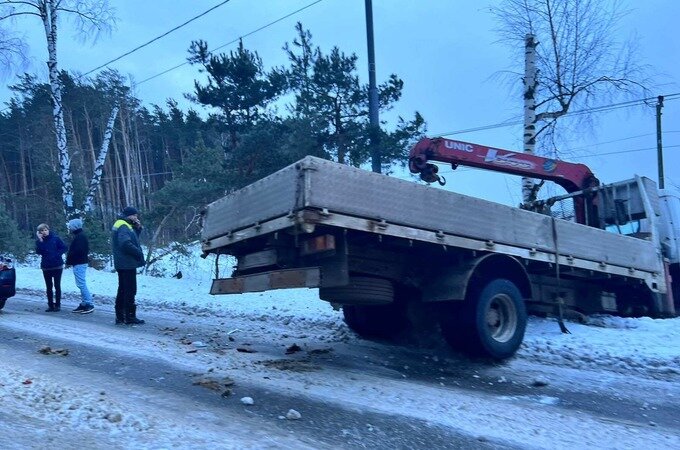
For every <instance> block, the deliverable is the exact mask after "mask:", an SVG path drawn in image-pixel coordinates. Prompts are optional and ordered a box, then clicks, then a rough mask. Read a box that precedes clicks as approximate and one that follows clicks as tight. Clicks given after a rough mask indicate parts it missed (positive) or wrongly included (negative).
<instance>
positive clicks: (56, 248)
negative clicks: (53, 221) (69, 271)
mask: <svg viewBox="0 0 680 450" xmlns="http://www.w3.org/2000/svg"><path fill="white" fill-rule="evenodd" d="M66 250H67V248H66V244H64V241H62V240H61V239H60V238H59V236H57V234H56V233H50V227H49V226H48V225H47V224H46V223H41V224H40V225H38V231H37V232H36V241H35V252H36V253H37V254H38V255H40V256H41V259H40V268H41V269H42V271H43V278H45V289H46V291H47V309H46V310H45V312H57V311H61V274H62V272H63V271H64V259H63V254H64V253H66ZM53 288H54V292H52V289H53Z"/></svg>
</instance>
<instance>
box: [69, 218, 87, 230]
mask: <svg viewBox="0 0 680 450" xmlns="http://www.w3.org/2000/svg"><path fill="white" fill-rule="evenodd" d="M82 228H83V221H82V220H81V219H71V220H69V221H68V231H76V230H80V229H82Z"/></svg>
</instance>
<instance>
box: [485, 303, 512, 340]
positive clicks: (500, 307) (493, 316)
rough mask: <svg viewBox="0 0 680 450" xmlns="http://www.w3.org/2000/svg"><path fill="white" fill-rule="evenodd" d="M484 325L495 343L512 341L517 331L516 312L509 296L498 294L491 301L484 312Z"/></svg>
mask: <svg viewBox="0 0 680 450" xmlns="http://www.w3.org/2000/svg"><path fill="white" fill-rule="evenodd" d="M486 325H487V328H488V330H489V334H490V336H491V337H492V338H493V339H494V340H495V341H498V342H507V341H509V340H510V339H512V337H513V335H514V334H515V330H516V329H517V311H516V309H515V304H514V303H513V301H512V298H511V297H510V296H509V295H507V294H498V295H496V296H494V297H493V298H492V299H491V302H490V303H489V308H488V309H487V311H486Z"/></svg>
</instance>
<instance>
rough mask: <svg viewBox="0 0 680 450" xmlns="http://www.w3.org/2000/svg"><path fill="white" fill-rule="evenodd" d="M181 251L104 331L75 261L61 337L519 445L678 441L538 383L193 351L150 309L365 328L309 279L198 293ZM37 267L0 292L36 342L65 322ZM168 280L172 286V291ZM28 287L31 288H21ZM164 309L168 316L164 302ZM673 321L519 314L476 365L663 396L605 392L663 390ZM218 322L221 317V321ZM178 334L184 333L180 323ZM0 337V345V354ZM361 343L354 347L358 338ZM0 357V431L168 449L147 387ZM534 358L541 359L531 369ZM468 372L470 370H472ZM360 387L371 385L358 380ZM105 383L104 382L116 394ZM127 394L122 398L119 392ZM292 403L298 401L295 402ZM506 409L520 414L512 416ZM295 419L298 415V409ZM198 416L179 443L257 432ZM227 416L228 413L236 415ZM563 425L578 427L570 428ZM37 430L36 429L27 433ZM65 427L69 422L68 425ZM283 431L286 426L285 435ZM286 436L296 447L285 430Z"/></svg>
mask: <svg viewBox="0 0 680 450" xmlns="http://www.w3.org/2000/svg"><path fill="white" fill-rule="evenodd" d="M190 254H191V255H193V257H186V258H185V259H182V260H162V261H161V262H160V263H159V267H157V269H158V271H159V272H164V273H167V274H171V273H175V271H176V270H177V268H178V267H180V268H182V269H183V274H184V276H183V277H182V278H181V279H174V278H158V277H151V276H147V275H139V276H138V295H137V304H138V308H139V310H138V313H139V316H140V317H146V319H147V321H148V323H147V324H146V325H143V326H142V328H141V329H139V330H137V331H138V332H137V333H135V332H134V330H133V332H130V333H125V330H122V331H121V329H119V328H118V327H116V329H115V330H113V331H112V329H110V328H109V327H113V324H112V323H111V324H110V325H102V324H98V323H97V322H98V321H93V320H90V319H95V318H96V316H98V315H104V316H106V317H107V318H110V319H111V321H113V317H114V316H113V304H112V303H113V297H112V296H113V293H115V290H116V285H117V277H116V275H115V273H112V272H111V271H110V270H109V269H106V270H99V271H97V270H94V269H92V268H88V273H87V278H88V285H89V287H90V290H91V291H92V292H93V293H94V295H95V306H96V310H95V312H94V313H93V314H92V315H88V316H87V317H82V319H83V320H81V321H79V326H78V327H72V328H70V329H69V333H68V338H67V339H68V342H71V343H72V344H71V345H73V347H79V346H80V345H81V344H82V345H85V346H92V345H94V346H101V347H103V348H106V349H109V350H110V351H124V352H126V353H127V354H129V355H130V356H131V357H133V358H139V359H143V358H153V359H158V358H160V359H162V360H167V361H168V364H172V366H173V367H174V366H177V367H178V370H179V369H180V368H181V369H184V370H189V371H193V372H195V373H198V374H200V373H204V372H205V370H206V368H207V367H222V366H224V365H225V364H226V366H228V367H229V368H230V369H229V371H228V373H229V374H230V376H231V377H233V378H234V379H236V380H237V386H239V382H240V380H242V379H250V380H255V379H262V377H263V376H264V377H265V378H266V379H267V386H268V388H269V389H274V390H277V389H280V390H282V391H285V392H297V393H298V395H300V396H304V397H311V398H316V399H319V400H321V401H324V402H331V403H332V402H336V401H337V402H342V403H343V404H350V405H352V408H356V409H357V410H365V411H372V410H374V409H376V408H377V409H378V410H379V411H381V412H382V413H387V414H394V415H400V416H405V417H413V418H418V419H420V420H425V421H427V422H428V423H430V424H434V425H440V426H445V427H452V428H454V429H458V430H461V431H462V432H465V433H469V434H470V435H473V436H474V435H480V434H481V435H483V436H487V437H488V438H489V439H501V440H503V441H505V442H509V443H514V445H515V446H517V447H522V448H524V447H527V446H529V445H530V446H531V447H532V448H555V446H557V447H560V448H584V447H588V448H594V447H595V448H619V445H620V443H621V442H625V443H626V445H627V446H629V447H630V448H641V447H646V446H652V447H655V448H677V445H678V436H673V435H671V434H669V433H670V431H669V430H667V429H665V428H663V427H659V428H655V427H653V426H652V427H649V428H645V430H644V432H642V433H641V432H640V429H638V427H637V426H632V427H631V426H628V424H627V423H626V422H625V421H621V422H620V423H617V422H616V421H612V422H611V423H610V422H605V421H604V420H602V419H599V418H598V417H596V416H591V415H589V414H584V413H581V412H579V411H576V412H571V411H569V408H554V409H552V408H550V407H549V406H550V405H557V404H560V403H561V402H562V401H563V400H564V399H560V398H559V397H553V396H546V395H539V394H540V393H538V394H536V395H534V396H530V397H531V398H516V397H513V396H507V395H506V396H502V395H492V396H487V395H484V394H479V395H478V396H474V395H472V397H466V396H461V394H460V392H458V390H457V389H456V388H455V387H454V386H453V385H451V387H448V386H449V385H448V384H447V385H446V386H447V387H445V383H448V382H449V381H448V379H445V378H444V377H442V378H441V379H442V380H445V381H443V382H442V383H440V384H441V386H442V387H441V388H440V387H439V386H434V387H432V386H428V385H427V383H421V382H418V379H417V378H415V379H414V380H412V381H411V382H409V381H408V378H407V374H408V373H409V368H408V367H404V368H403V369H401V370H402V371H403V373H404V380H399V379H396V380H395V379H390V378H389V377H379V378H376V377H375V374H372V373H370V371H366V372H362V371H359V370H349V371H348V370H347V369H346V368H345V367H344V366H340V367H338V368H335V369H334V368H333V367H327V368H325V369H324V372H323V377H322V378H323V381H321V382H316V381H314V380H316V379H315V378H314V374H313V373H312V374H311V375H310V374H305V373H304V372H301V373H297V372H296V371H283V370H282V371H273V372H272V371H265V369H263V366H262V364H258V363H257V361H259V360H260V359H262V358H269V357H270V356H269V355H268V354H267V352H265V354H264V355H263V354H258V353H255V354H253V355H249V354H241V353H239V360H238V362H237V361H236V360H235V359H234V360H233V361H232V358H233V357H231V356H229V355H227V356H224V355H223V354H222V353H219V352H217V353H216V352H214V351H212V350H211V351H204V350H207V349H206V346H207V347H210V346H211V345H213V344H212V343H211V342H209V341H206V342H190V345H189V347H187V346H186V345H179V346H178V345H177V339H178V338H179V336H173V335H172V333H171V332H170V331H168V329H167V328H161V331H162V333H159V332H156V331H155V330H157V329H158V323H156V324H154V320H156V321H158V320H160V319H159V318H160V317H165V318H168V317H169V318H171V320H177V319H178V317H180V318H182V319H181V320H182V321H184V320H185V319H186V320H190V321H191V322H192V324H193V325H194V326H198V327H206V328H207V329H212V330H214V331H215V333H217V334H220V333H224V332H226V330H231V331H230V333H236V334H234V336H237V338H239V339H244V336H246V337H245V339H251V340H253V339H254V340H255V341H257V340H258V339H262V340H271V339H275V340H276V338H278V339H280V333H285V334H284V336H289V335H290V336H296V339H297V342H298V343H299V344H300V345H302V346H303V347H306V346H307V345H311V346H313V348H319V346H321V347H331V348H332V347H334V346H337V345H348V346H352V345H356V346H365V345H366V344H365V341H362V340H361V339H358V338H357V337H356V336H354V335H353V334H352V333H351V332H349V330H348V329H347V327H346V326H345V325H344V324H343V323H342V315H341V313H340V312H338V311H334V310H333V309H332V308H331V307H330V305H329V304H328V303H327V302H324V301H321V300H319V298H318V293H317V292H318V291H317V290H316V289H291V290H280V291H269V292H263V293H251V294H242V295H240V296H237V297H234V296H210V295H209V294H208V290H209V286H210V280H211V269H212V266H213V261H212V256H210V257H209V258H207V259H205V260H203V259H201V258H199V257H198V256H197V255H199V254H200V252H199V251H198V248H196V249H195V251H192V252H191V253H190ZM37 267H38V265H37V260H33V261H30V260H29V261H28V262H27V263H24V264H20V265H19V266H18V267H17V288H18V290H19V293H18V296H17V297H15V298H10V299H9V300H8V304H7V305H8V306H7V307H6V309H5V310H4V311H1V312H0V322H2V326H3V327H4V328H6V329H8V330H12V331H13V332H14V333H15V334H16V335H17V336H22V335H24V334H25V335H30V336H40V341H41V342H46V343H50V342H54V341H61V340H63V339H64V326H65V325H64V323H65V322H64V320H63V318H62V319H60V318H58V317H57V316H49V317H48V316H46V315H45V314H44V313H42V309H43V308H44V305H43V304H42V302H43V299H42V295H43V294H42V291H43V289H44V284H43V280H42V276H41V273H40V269H38V268H37ZM62 289H63V292H64V300H63V302H62V313H60V314H62V315H63V314H67V315H71V314H70V313H69V309H71V308H73V307H75V306H76V305H77V303H78V301H77V299H78V290H77V288H76V286H75V284H74V281H73V275H72V273H71V270H68V269H67V270H65V272H64V276H63V278H62ZM178 292H181V293H182V295H181V298H179V299H178V297H177V293H178ZM30 294H34V295H35V297H28V295H30ZM38 302H40V303H38ZM177 313H178V314H180V315H179V316H178V315H173V314H177ZM173 318H174V319H173ZM67 319H68V318H67ZM679 325H680V318H675V319H664V320H660V319H657V320H655V319H651V318H638V319H632V318H617V317H612V316H592V317H590V318H589V321H588V323H587V324H579V323H574V322H567V327H568V328H569V330H570V331H571V334H562V333H561V332H560V330H559V328H558V326H557V323H556V322H555V321H554V320H552V319H542V318H537V317H531V318H530V320H529V323H528V327H527V332H526V335H525V338H524V343H523V345H522V346H521V348H520V349H519V351H518V353H517V356H516V357H515V358H513V359H512V360H510V361H508V362H507V363H506V364H503V365H499V366H496V367H495V368H489V372H488V373H487V372H485V373H484V375H485V376H487V375H489V374H493V373H495V374H497V375H496V377H497V379H494V380H495V381H494V383H498V384H502V383H535V382H537V381H541V382H543V383H549V384H550V385H551V386H553V387H557V388H559V387H560V386H566V385H569V384H578V385H580V386H592V389H607V388H610V389H613V391H612V392H613V394H612V395H623V396H624V397H625V398H626V399H628V400H633V399H639V398H642V399H643V400H644V399H648V401H649V402H650V404H652V405H654V404H657V403H659V402H664V401H669V402H672V401H673V399H672V398H670V397H665V398H660V397H654V398H648V397H645V396H646V395H647V396H649V395H650V394H649V392H645V389H646V388H645V389H641V390H640V391H639V392H625V393H621V392H616V389H615V386H616V383H617V379H618V378H617V377H622V378H635V379H638V380H640V381H641V382H642V380H644V386H646V387H649V386H654V389H657V390H661V391H663V390H664V389H666V387H665V385H666V384H673V383H674V381H673V380H675V379H677V377H678V376H680V364H679V361H680V346H678V345H668V343H670V342H678V340H679V339H680V326H679ZM224 327H227V328H226V329H224V330H223V331H221V330H222V329H223V328H224ZM248 327H249V328H248ZM258 329H260V330H263V331H261V332H260V333H259V334H258V333H254V331H253V330H258ZM301 332H304V333H303V334H300V333H301ZM298 335H299V336H298ZM272 336H276V338H272ZM186 339H189V341H195V339H194V338H192V337H191V336H190V335H189V336H187V337H186ZM246 342H247V341H246ZM286 342H287V340H285V339H284V340H283V341H281V342H274V344H280V345H284V344H285V345H289V344H286ZM182 343H184V344H186V342H182ZM370 345H372V346H374V347H376V348H377V349H378V350H377V351H379V349H380V348H382V347H381V346H386V345H387V344H380V343H371V344H370ZM4 348H5V347H3V346H2V345H0V357H2V356H3V352H4V351H5V350H4ZM8 348H9V347H8ZM187 348H190V349H194V352H196V351H197V353H196V355H197V356H193V357H192V356H191V355H187ZM360 348H364V351H365V347H360ZM385 348H387V347H385ZM55 349H56V347H55ZM358 354H361V351H359V353H358ZM437 354H439V355H446V353H445V352H442V353H437V352H434V353H432V352H428V351H426V350H423V352H422V355H423V360H422V361H423V364H424V365H428V364H438V365H444V366H445V365H446V364H449V362H447V361H448V360H446V358H447V357H446V356H439V357H437V356H432V355H437ZM364 357H367V356H364ZM55 358H57V357H56V356H55ZM244 358H246V359H247V358H250V359H247V360H248V361H251V363H247V362H245V361H246V359H244ZM437 358H443V359H441V360H440V359H437ZM2 359H3V364H2V365H0V379H2V380H3V382H2V383H0V397H2V399H3V412H4V413H8V414H15V413H16V414H18V416H17V417H16V420H12V421H0V431H2V432H1V433H0V442H2V436H15V435H17V430H21V429H22V428H21V427H24V426H26V427H27V430H31V425H30V420H32V419H33V418H37V419H39V420H40V421H41V422H40V424H41V425H40V426H39V427H38V428H34V429H32V431H31V432H29V433H28V434H27V436H31V439H37V440H38V441H40V439H43V438H46V436H45V433H48V434H49V430H50V429H51V428H49V427H50V426H58V427H60V428H59V431H58V433H59V435H60V438H61V439H66V440H68V439H72V442H71V443H72V444H73V445H76V444H77V443H79V442H81V443H82V442H88V441H87V440H83V439H88V438H89V437H91V436H92V435H91V434H90V433H88V431H91V430H94V432H95V434H94V436H100V437H102V438H107V437H108V438H109V439H114V438H115V439H118V441H117V443H118V445H121V446H122V447H125V448H127V447H128V446H129V447H130V448H132V447H133V446H134V447H135V448H147V447H150V448H169V447H172V446H173V442H175V441H176V439H178V436H177V430H174V429H173V427H172V424H173V423H184V422H181V420H182V419H180V418H172V419H171V420H167V419H165V417H166V415H167V414H170V413H171V411H170V410H171V409H172V408H165V410H163V411H161V410H158V409H156V410H154V408H163V402H161V401H160V400H158V401H149V400H148V398H145V397H144V395H148V393H147V394H145V393H144V391H143V390H142V391H137V390H136V389H134V390H133V389H131V388H128V387H123V386H121V387H120V388H117V387H115V386H112V385H110V384H106V383H110V382H112V378H114V377H109V378H102V377H101V376H97V375H96V374H94V373H90V372H88V375H87V376H88V377H89V379H88V381H89V383H88V385H89V386H90V387H92V388H91V389H83V386H80V385H79V383H80V381H79V380H78V379H77V376H76V377H75V378H76V379H74V374H73V373H72V372H69V373H66V372H64V371H65V370H66V371H68V370H69V367H70V366H68V365H66V366H65V367H66V369H64V368H62V367H61V365H60V364H57V363H56V362H52V363H51V364H50V362H49V361H47V360H46V359H45V358H43V357H39V356H38V357H36V356H32V355H30V357H28V358H26V357H25V356H24V355H22V354H20V353H18V354H12V356H11V357H9V356H4V357H3V358H2ZM433 361H434V363H433ZM45 364H50V365H47V366H46V365H45ZM450 364H453V365H455V364H456V362H455V360H451V362H450ZM538 365H540V370H537V368H538ZM412 369H414V370H415V369H416V368H412ZM70 370H73V368H72V367H71V368H70ZM454 373H455V372H454ZM518 374H522V378H521V379H516V378H515V377H517V376H519V375H518ZM536 374H542V375H536ZM468 376H471V377H477V378H479V375H477V372H476V371H475V372H474V373H473V374H468ZM348 377H349V378H348ZM506 377H507V378H506ZM100 378H101V379H100ZM453 379H454V380H455V377H454V378H453ZM24 380H31V384H30V386H27V385H26V384H25V383H23V381H24ZM317 381H318V380H317ZM102 383H103V384H102ZM99 386H106V387H105V388H103V387H99ZM366 386H373V387H372V388H370V389H368V390H367V388H366ZM102 389H104V390H105V391H106V394H107V395H106V396H103V394H101V392H100V391H102ZM567 390H568V389H567ZM112 391H115V395H114V393H112ZM237 392H238V393H237V398H240V397H241V395H246V394H247V392H245V393H244V392H243V388H240V390H237ZM669 392H670V391H669ZM652 395H656V394H652ZM666 395H667V396H668V395H672V394H670V393H667V394H666ZM126 396H128V397H127V398H128V400H125V399H126ZM140 399H143V400H140ZM166 401H170V400H169V399H166ZM183 401H186V400H183ZM234 401H236V400H234ZM258 401H261V399H260V398H257V396H255V402H258ZM118 402H120V403H118ZM641 404H642V403H641ZM129 405H134V408H129ZM522 405H524V406H522ZM293 406H294V405H293ZM650 407H651V406H650ZM451 410H460V413H459V414H448V413H442V412H443V411H447V412H449V411H451ZM301 411H303V413H304V410H301ZM116 413H120V414H121V415H122V417H123V419H122V420H120V421H114V420H111V421H109V420H106V416H107V415H108V414H116ZM641 413H644V412H641ZM218 414H222V415H223V414H226V413H224V412H218ZM85 417H87V420H85V419H84V418H85ZM226 417H227V418H228V417H229V416H226ZM513 417H515V418H516V417H520V418H522V419H521V420H514V419H512V418H513ZM306 419H307V417H305V416H304V415H303V420H306ZM173 420H174V421H173ZM193 420H196V419H195V418H194V419H193ZM204 422H205V423H204ZM210 422H211V420H201V421H200V423H198V422H197V423H196V426H195V427H191V428H192V430H185V433H188V434H189V436H190V439H191V442H194V443H203V444H205V445H206V446H208V445H207V444H206V443H207V442H212V441H210V439H212V438H214V437H215V436H222V437H223V436H224V435H225V433H227V434H228V435H229V436H230V442H232V443H233V446H234V447H239V445H240V444H239V443H250V445H252V444H253V439H256V438H255V436H259V435H258V434H257V433H259V432H260V431H261V430H254V429H252V430H251V429H249V428H248V427H249V426H252V424H248V423H244V424H243V425H242V426H241V427H240V431H238V430H234V432H233V434H232V432H231V431H225V428H222V429H221V430H217V431H215V430H213V431H212V432H210V433H209V432H208V431H206V430H208V429H209V428H210V427H209V426H208V425H209V423H210ZM643 422H644V421H643ZM239 423H240V422H236V425H238V424H239ZM3 424H4V425H3ZM49 424H52V425H49ZM168 424H170V425H168ZM233 425H234V424H233V423H232V426H233ZM5 426H10V427H11V430H7V429H3V427H5ZM576 426H577V427H578V429H579V433H574V432H573V430H574V427H576ZM34 427H35V424H34ZM41 427H45V428H41ZM536 427H538V429H537V428H536ZM36 430H39V431H38V434H36ZM74 430H75V431H79V432H78V433H74ZM270 431H271V432H274V431H273V430H270ZM249 433H252V434H251V435H248V434H249ZM294 437H295V435H293V434H291V435H290V438H291V439H293V438H294ZM181 439H183V440H182V441H181V442H186V439H187V434H184V435H182V437H181ZM19 442H20V441H19ZM31 442H35V441H31ZM256 442H257V441H256ZM12 444H13V445H14V446H15V447H12V445H10V448H21V445H20V444H17V441H13V442H12ZM85 445H86V446H87V444H85ZM98 445H102V444H101V443H100V444H98ZM281 445H282V444H281ZM291 445H293V446H296V445H295V444H294V443H293V444H291ZM199 446H200V445H199ZM217 447H219V445H218V446H217ZM217 447H215V446H212V447H211V448H217ZM220 448H221V447H220ZM249 448H250V447H249ZM626 448H628V447H626Z"/></svg>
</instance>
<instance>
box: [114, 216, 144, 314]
mask: <svg viewBox="0 0 680 450" xmlns="http://www.w3.org/2000/svg"><path fill="white" fill-rule="evenodd" d="M141 232H142V224H141V223H140V221H139V217H138V212H137V209H136V208H134V207H132V206H127V207H125V208H124V209H123V211H122V213H121V214H120V216H119V218H118V220H116V222H115V223H114V224H113V228H112V229H111V250H112V253H113V266H114V268H115V269H116V272H117V273H118V291H117V293H116V325H119V324H127V325H141V324H143V323H144V321H143V320H142V319H139V318H138V317H137V305H136V304H135V295H137V268H139V267H143V266H144V253H143V252H142V247H141V245H140V244H139V234H140V233H141Z"/></svg>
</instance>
